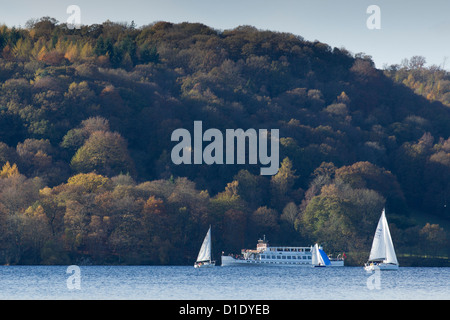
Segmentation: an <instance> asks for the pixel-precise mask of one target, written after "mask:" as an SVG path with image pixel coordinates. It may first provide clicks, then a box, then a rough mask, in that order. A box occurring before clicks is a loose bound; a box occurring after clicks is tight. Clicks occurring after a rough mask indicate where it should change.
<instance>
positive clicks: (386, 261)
mask: <svg viewBox="0 0 450 320" xmlns="http://www.w3.org/2000/svg"><path fill="white" fill-rule="evenodd" d="M376 268H379V269H380V270H397V269H398V261H397V256H396V255H395V250H394V244H393V242H392V238H391V233H390V232H389V226H388V223H387V220H386V214H385V210H384V209H383V212H382V213H381V217H380V220H379V221H378V226H377V229H376V231H375V235H374V237H373V242H372V249H371V250H370V256H369V261H368V262H367V263H366V264H365V265H364V269H365V270H366V271H373V270H375V269H376Z"/></svg>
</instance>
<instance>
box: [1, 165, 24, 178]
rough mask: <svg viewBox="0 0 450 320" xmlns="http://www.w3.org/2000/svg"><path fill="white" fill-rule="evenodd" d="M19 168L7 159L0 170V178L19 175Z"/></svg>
mask: <svg viewBox="0 0 450 320" xmlns="http://www.w3.org/2000/svg"><path fill="white" fill-rule="evenodd" d="M19 174H20V173H19V169H18V168H17V165H16V164H15V163H14V164H13V165H12V166H11V164H10V163H9V161H7V162H6V163H5V164H4V165H3V168H2V171H0V178H9V177H12V176H15V175H19Z"/></svg>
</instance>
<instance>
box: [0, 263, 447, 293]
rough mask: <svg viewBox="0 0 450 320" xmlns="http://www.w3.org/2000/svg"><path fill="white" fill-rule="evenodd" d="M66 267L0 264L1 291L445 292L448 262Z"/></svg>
mask: <svg viewBox="0 0 450 320" xmlns="http://www.w3.org/2000/svg"><path fill="white" fill-rule="evenodd" d="M67 267H68V266H0V299H2V300H6V299H27V300H28V299H33V300H44V299H53V300H72V299H88V300H94V299H103V300H111V299H114V300H119V299H120V300H128V299H133V300H137V299H149V300H158V299H163V300H185V299H186V300H202V299H211V300H299V299H307V300H309V299H314V300H316V299H327V300H331V299H340V300H349V299H351V300H353V299H358V300H361V299H363V300H364V299H389V300H392V299H402V300H409V299H421V300H424V299H436V300H442V299H445V300H447V299H450V268H402V267H400V268H399V270H398V271H390V272H389V271H384V272H379V273H368V272H366V271H365V270H364V269H363V268H362V267H343V268H312V267H273V266H266V267H263V266H259V267H245V266H243V267H220V266H218V267H216V268H213V269H194V267H193V266H79V268H80V269H79V270H80V274H79V278H77V279H79V280H80V281H79V282H76V281H72V280H73V278H70V277H74V276H76V274H75V273H72V272H69V273H67ZM68 279H69V281H68ZM68 282H69V285H68ZM74 283H79V284H80V289H76V288H75V289H74V288H73V287H72V289H69V287H70V286H71V285H73V284H74Z"/></svg>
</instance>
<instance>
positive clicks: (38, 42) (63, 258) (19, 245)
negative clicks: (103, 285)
mask: <svg viewBox="0 0 450 320" xmlns="http://www.w3.org/2000/svg"><path fill="white" fill-rule="evenodd" d="M416 60H417V59H414V60H413V59H412V62H411V64H406V63H405V64H404V65H403V66H391V67H389V68H387V69H386V70H379V69H376V68H374V64H373V62H372V60H371V58H370V57H369V56H367V55H365V54H362V53H359V54H352V53H350V52H348V51H347V50H345V49H343V48H340V49H338V48H331V47H330V46H328V45H327V44H324V43H321V42H309V41H305V40H304V39H303V38H302V37H300V36H296V35H293V34H287V33H278V32H271V31H263V30H257V29H255V28H253V27H251V26H240V27H237V28H235V29H233V30H225V31H219V30H214V29H212V28H209V27H207V26H205V25H202V24H195V23H181V24H172V23H169V22H158V23H153V24H150V25H148V26H144V27H140V28H136V27H135V26H134V24H130V25H128V24H124V23H113V22H109V21H107V22H105V23H103V24H101V25H90V26H82V28H81V29H80V30H77V29H73V30H70V29H68V28H67V26H66V25H65V24H60V23H58V22H57V21H56V20H54V19H52V18H48V17H45V18H41V19H38V20H34V21H30V22H29V23H28V24H27V27H26V28H23V29H16V28H9V27H6V26H2V27H0V167H2V170H1V172H0V263H2V264H5V263H8V264H65V263H80V261H90V262H92V263H97V264H105V263H113V264H115V263H125V264H191V263H193V261H194V260H195V257H196V255H197V252H198V249H199V247H200V245H201V241H202V239H203V236H204V234H205V233H206V231H207V228H208V226H209V225H210V224H211V225H212V232H213V242H214V244H213V248H214V250H215V252H214V255H215V257H216V259H217V258H218V256H220V252H221V251H225V252H226V253H228V252H234V253H238V252H240V249H241V248H244V247H254V246H255V244H256V240H257V239H258V238H260V237H262V236H263V235H266V238H268V239H269V241H270V242H271V243H272V244H274V245H275V244H279V245H303V246H306V245H311V244H314V243H315V242H319V243H321V244H322V245H323V246H324V249H325V250H326V251H327V252H330V253H341V252H346V254H347V256H348V263H350V264H351V263H358V264H360V263H362V262H364V261H365V260H366V259H367V257H368V253H369V250H370V245H371V241H372V237H373V233H374V231H375V227H376V224H377V221H378V218H379V216H380V214H381V210H382V208H383V207H386V214H387V218H388V221H389V223H390V224H391V234H392V236H393V238H394V244H395V247H396V250H397V252H398V254H399V256H400V263H402V255H429V256H430V255H431V256H439V257H447V260H446V261H447V263H448V255H449V247H450V246H449V236H448V232H449V228H448V225H449V221H450V213H449V212H450V183H449V181H450V138H449V137H450V100H449V97H450V85H449V83H450V77H449V74H448V73H447V72H446V71H444V70H442V69H440V68H436V67H433V68H426V67H425V66H424V65H423V64H420V63H419V62H420V61H419V62H417V61H416ZM416 62H417V63H416ZM195 120H201V121H202V122H203V127H204V128H217V129H219V130H221V131H223V132H224V131H225V130H226V129H228V128H230V129H237V128H242V129H244V130H246V129H248V128H255V129H260V128H264V129H269V130H270V129H279V130H280V169H279V171H278V173H277V174H276V175H274V176H261V175H259V168H260V166H259V165H258V166H255V165H210V166H209V165H205V164H204V165H174V164H173V163H172V161H171V158H170V152H171V149H172V148H173V147H174V145H175V143H174V142H172V141H171V133H172V132H173V130H175V129H177V128H186V129H188V130H190V131H192V128H193V123H194V121H195ZM447 202H448V203H447ZM435 221H439V222H440V224H437V223H435ZM428 222H429V223H428Z"/></svg>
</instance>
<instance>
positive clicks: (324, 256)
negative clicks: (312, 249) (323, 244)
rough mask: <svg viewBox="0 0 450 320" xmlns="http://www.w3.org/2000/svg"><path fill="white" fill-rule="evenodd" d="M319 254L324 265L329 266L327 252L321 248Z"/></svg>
mask: <svg viewBox="0 0 450 320" xmlns="http://www.w3.org/2000/svg"><path fill="white" fill-rule="evenodd" d="M319 252H320V255H321V256H322V259H323V262H324V263H325V265H326V266H329V265H330V264H331V262H330V259H328V256H327V254H326V253H325V252H324V251H323V250H322V249H319Z"/></svg>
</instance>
